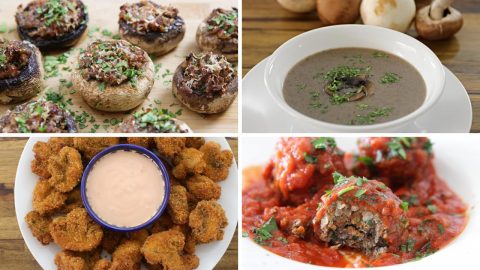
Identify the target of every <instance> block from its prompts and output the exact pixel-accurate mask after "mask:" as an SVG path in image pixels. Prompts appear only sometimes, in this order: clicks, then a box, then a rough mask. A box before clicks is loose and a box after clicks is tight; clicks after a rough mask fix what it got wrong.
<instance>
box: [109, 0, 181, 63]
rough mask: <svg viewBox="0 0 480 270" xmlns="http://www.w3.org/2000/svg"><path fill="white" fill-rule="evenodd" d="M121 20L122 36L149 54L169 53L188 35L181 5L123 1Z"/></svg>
mask: <svg viewBox="0 0 480 270" xmlns="http://www.w3.org/2000/svg"><path fill="white" fill-rule="evenodd" d="M118 24H119V27H120V35H121V37H122V38H123V39H125V40H128V41H129V42H131V43H132V44H134V45H137V46H138V47H140V48H142V49H144V50H145V51H146V52H147V53H149V54H155V55H163V54H166V53H168V52H169V51H171V50H173V49H174V48H175V47H177V45H178V44H179V43H180V41H182V39H183V37H184V36H185V21H184V20H183V19H182V18H181V17H180V16H178V9H176V8H174V7H171V6H162V5H158V4H156V3H154V2H152V1H141V2H138V3H133V4H129V3H127V4H124V5H122V6H121V7H120V15H119V20H118Z"/></svg>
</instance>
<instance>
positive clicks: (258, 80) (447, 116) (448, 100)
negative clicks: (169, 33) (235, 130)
mask: <svg viewBox="0 0 480 270" xmlns="http://www.w3.org/2000/svg"><path fill="white" fill-rule="evenodd" d="M267 59H268V58H267ZM267 59H264V60H263V61H261V62H260V63H259V64H257V65H256V66H255V67H254V68H253V69H252V70H251V71H250V72H249V73H248V74H247V75H246V76H245V77H244V78H243V81H242V83H243V101H242V104H243V105H242V130H243V132H247V133H274V132H278V133H288V132H295V133H300V132H304V133H309V132H310V133H313V132H322V133H326V132H340V131H339V130H336V129H326V128H324V127H321V126H317V125H310V124H309V123H307V122H303V121H298V119H296V118H295V117H292V116H290V115H289V114H288V113H286V112H285V111H284V110H282V109H281V108H280V107H279V106H278V105H277V104H275V102H272V97H271V96H270V95H269V94H268V92H267V89H266V87H265V84H264V83H263V75H264V74H263V71H264V69H265V65H266V63H267ZM444 69H445V74H446V82H445V90H444V92H443V95H442V97H441V98H440V100H439V101H438V103H437V104H436V105H435V106H434V107H433V108H432V109H431V110H429V111H428V112H427V113H425V114H424V115H423V116H421V117H419V118H418V119H417V120H416V121H414V122H412V123H410V125H408V126H405V127H403V128H402V129H400V130H390V129H385V130H383V132H411V133H418V132H430V133H432V132H439V133H456V132H459V133H468V132H470V129H471V126H472V105H471V103H470V99H469V97H468V94H467V92H466V90H465V88H464V87H463V85H462V83H461V82H460V81H459V80H458V79H457V78H456V77H455V75H454V74H453V73H452V72H451V71H449V70H448V69H447V68H446V67H444Z"/></svg>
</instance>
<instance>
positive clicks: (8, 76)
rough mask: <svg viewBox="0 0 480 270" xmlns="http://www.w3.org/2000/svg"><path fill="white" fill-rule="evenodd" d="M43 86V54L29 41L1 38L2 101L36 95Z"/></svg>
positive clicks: (0, 88) (2, 102) (7, 101)
mask: <svg viewBox="0 0 480 270" xmlns="http://www.w3.org/2000/svg"><path fill="white" fill-rule="evenodd" d="M42 86H43V66H42V55H41V54H40V51H39V50H38V48H37V47H35V45H33V44H32V43H30V42H28V41H18V40H13V41H7V40H2V39H0V103H1V104H9V103H15V102H19V101H23V100H26V99H29V98H31V97H33V96H35V95H36V94H37V93H38V92H40V90H41V89H42Z"/></svg>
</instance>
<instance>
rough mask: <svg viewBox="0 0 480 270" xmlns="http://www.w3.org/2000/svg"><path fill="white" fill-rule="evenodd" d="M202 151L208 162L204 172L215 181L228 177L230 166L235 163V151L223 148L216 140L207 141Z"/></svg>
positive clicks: (201, 148)
mask: <svg viewBox="0 0 480 270" xmlns="http://www.w3.org/2000/svg"><path fill="white" fill-rule="evenodd" d="M200 151H202V152H203V158H204V159H205V162H206V163H207V167H206V168H205V170H204V172H203V174H204V175H205V176H208V177H209V178H210V179H212V180H213V181H222V180H225V179H227V177H228V172H229V170H230V166H232V163H233V153H232V151H229V150H223V151H222V150H221V149H220V145H219V144H218V143H216V142H212V141H210V142H206V143H205V144H204V145H203V146H202V147H200Z"/></svg>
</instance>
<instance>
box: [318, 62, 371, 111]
mask: <svg viewBox="0 0 480 270" xmlns="http://www.w3.org/2000/svg"><path fill="white" fill-rule="evenodd" d="M370 70H371V67H366V68H359V67H350V66H338V67H335V68H333V69H331V70H330V71H328V72H327V73H326V74H325V75H324V76H323V79H324V81H326V82H327V85H326V86H325V88H326V91H328V92H330V93H331V98H330V102H331V103H332V104H334V105H338V104H342V103H345V102H348V101H349V98H350V97H352V96H354V95H356V94H358V93H360V92H362V91H363V90H365V85H364V84H359V85H351V81H352V79H354V78H356V77H368V76H369V73H370ZM352 87H355V91H351V92H349V93H340V90H342V89H347V88H352Z"/></svg>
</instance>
